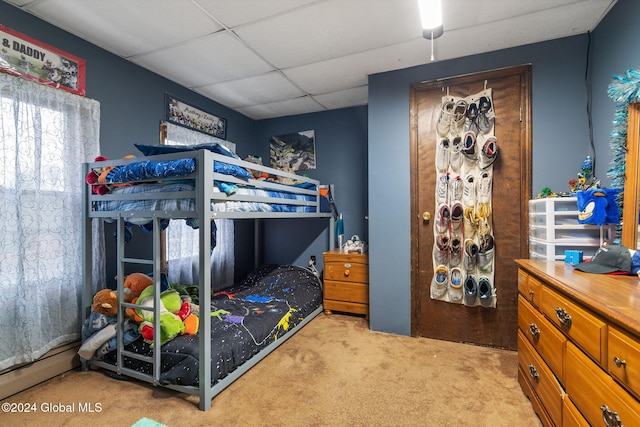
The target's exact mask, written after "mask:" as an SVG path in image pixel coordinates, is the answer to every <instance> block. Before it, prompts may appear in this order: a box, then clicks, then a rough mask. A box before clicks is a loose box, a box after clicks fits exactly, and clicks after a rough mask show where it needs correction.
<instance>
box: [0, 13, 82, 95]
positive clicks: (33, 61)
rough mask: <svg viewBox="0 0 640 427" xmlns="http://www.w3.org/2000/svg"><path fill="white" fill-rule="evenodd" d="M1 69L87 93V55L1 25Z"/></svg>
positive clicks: (54, 85)
mask: <svg viewBox="0 0 640 427" xmlns="http://www.w3.org/2000/svg"><path fill="white" fill-rule="evenodd" d="M0 71H3V72H5V73H9V74H13V75H16V76H20V77H24V78H27V79H31V80H35V81H38V82H40V83H43V84H46V85H49V86H53V87H56V88H59V89H63V90H66V91H69V92H72V93H75V94H76V95H81V96H84V95H85V90H86V72H87V66H86V62H85V60H84V59H80V58H78V57H77V56H74V55H71V54H70V53H67V52H63V51H61V50H60V49H56V48H55V47H52V46H49V45H47V44H44V43H42V42H39V41H37V40H34V39H32V38H31V37H29V36H26V35H24V34H21V33H19V32H17V31H14V30H12V29H10V28H7V27H5V26H4V25H0Z"/></svg>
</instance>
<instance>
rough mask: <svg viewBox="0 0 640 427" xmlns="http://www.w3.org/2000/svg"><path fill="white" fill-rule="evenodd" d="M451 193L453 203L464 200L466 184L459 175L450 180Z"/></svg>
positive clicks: (450, 199)
mask: <svg viewBox="0 0 640 427" xmlns="http://www.w3.org/2000/svg"><path fill="white" fill-rule="evenodd" d="M449 191H450V193H451V194H450V196H449V201H450V202H451V203H454V202H459V201H460V200H462V197H463V193H464V184H463V182H462V178H460V176H459V175H456V177H455V178H453V179H451V180H449Z"/></svg>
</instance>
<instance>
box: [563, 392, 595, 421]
mask: <svg viewBox="0 0 640 427" xmlns="http://www.w3.org/2000/svg"><path fill="white" fill-rule="evenodd" d="M562 427H590V425H589V422H588V421H587V420H585V419H584V417H583V416H582V414H581V413H580V411H579V410H578V408H576V405H574V404H573V402H572V401H571V399H570V398H569V395H567V394H565V395H564V399H562Z"/></svg>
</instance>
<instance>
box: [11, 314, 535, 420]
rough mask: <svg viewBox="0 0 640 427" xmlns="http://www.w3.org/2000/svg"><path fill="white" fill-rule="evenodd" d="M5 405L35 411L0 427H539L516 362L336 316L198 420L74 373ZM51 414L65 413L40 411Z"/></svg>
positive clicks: (181, 406) (183, 403)
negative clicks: (141, 426) (139, 426)
mask: <svg viewBox="0 0 640 427" xmlns="http://www.w3.org/2000/svg"><path fill="white" fill-rule="evenodd" d="M5 402H10V403H29V404H33V405H35V407H36V408H37V410H36V411H35V412H30V413H20V414H15V413H1V414H0V420H1V421H0V424H2V425H28V426H31V425H38V426H49V427H53V426H83V427H86V426H103V425H104V426H131V425H133V424H135V423H136V422H137V421H138V420H140V419H141V418H143V417H146V418H148V419H150V420H155V421H156V422H158V423H161V424H165V425H166V426H169V427H180V426H188V427H194V426H205V425H207V426H217V425H224V426H225V427H229V426H247V425H253V426H347V425H348V426H399V425H402V426H474V427H482V426H487V427H489V426H490V427H501V426H509V427H513V426H516V425H517V426H518V427H529V426H531V427H539V426H540V425H541V423H540V421H539V420H538V418H537V416H536V415H535V414H534V412H533V410H532V408H531V404H530V402H529V401H528V399H527V398H526V397H525V396H524V394H523V393H522V390H521V389H520V386H519V384H518V381H517V353H515V352H511V351H506V350H498V349H491V348H486V347H478V346H473V345H468V344H459V343H451V342H447V341H437V340H431V339H426V338H411V337H404V336H397V335H391V334H385V333H379V332H371V331H370V330H369V328H368V324H367V322H366V321H365V320H364V319H363V318H360V317H353V316H346V315H339V314H334V315H332V316H326V315H324V314H321V315H320V316H318V317H317V318H316V319H314V320H313V321H311V322H310V323H309V324H308V325H307V326H306V327H305V328H303V329H302V330H301V331H300V332H298V333H297V334H296V335H295V336H294V337H292V338H291V339H290V340H289V341H287V342H286V343H284V344H283V345H282V346H280V348H278V349H277V350H276V351H275V352H274V353H272V354H271V355H269V356H268V357H267V358H266V359H264V360H263V361H261V362H260V363H259V364H258V365H256V366H255V367H254V368H253V369H251V370H250V371H249V372H247V373H246V374H245V375H243V376H242V377H241V378H240V379H239V380H238V381H236V382H235V383H233V384H232V385H231V386H229V387H228V388H227V389H226V390H225V391H223V392H222V393H221V394H219V395H218V396H217V397H216V398H214V399H213V403H212V408H211V409H210V410H209V411H206V412H202V411H199V410H198V408H197V398H196V397H194V396H189V395H186V394H182V393H178V392H175V391H172V390H168V389H164V388H160V387H152V386H150V385H148V384H146V383H140V382H136V381H118V380H114V379H111V378H109V377H107V376H105V375H103V374H102V373H100V372H81V371H72V372H69V373H67V374H64V375H61V376H59V377H56V378H54V379H52V380H50V381H47V382H45V383H43V384H40V385H38V386H36V387H33V388H31V389H29V390H26V391H24V392H22V393H20V394H17V395H14V396H12V397H10V398H8V399H6V400H4V401H3V403H5ZM88 404H90V405H88ZM98 404H99V405H98ZM53 405H61V407H64V406H65V405H66V406H67V407H68V406H69V405H73V411H71V412H69V411H66V412H45V411H44V410H42V408H43V407H44V409H46V408H47V407H52V406H53ZM80 405H84V408H85V409H86V408H88V407H89V406H91V407H92V408H93V409H96V408H98V407H99V408H100V411H99V412H98V411H96V412H92V413H87V412H81V411H79V408H80Z"/></svg>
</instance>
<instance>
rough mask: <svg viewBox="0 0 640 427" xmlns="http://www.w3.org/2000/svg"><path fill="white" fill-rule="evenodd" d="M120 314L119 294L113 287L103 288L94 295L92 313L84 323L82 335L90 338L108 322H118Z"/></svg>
mask: <svg viewBox="0 0 640 427" xmlns="http://www.w3.org/2000/svg"><path fill="white" fill-rule="evenodd" d="M117 315H118V296H117V294H116V292H115V291H113V290H111V289H102V290H100V291H98V292H97V293H96V294H95V295H94V296H93V303H92V304H91V313H89V317H87V320H85V322H84V324H83V325H82V337H83V338H84V339H87V338H89V337H90V336H91V335H93V334H94V333H96V332H98V331H100V330H101V329H103V328H104V327H105V326H107V325H108V324H112V323H115V322H116V316H117Z"/></svg>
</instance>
